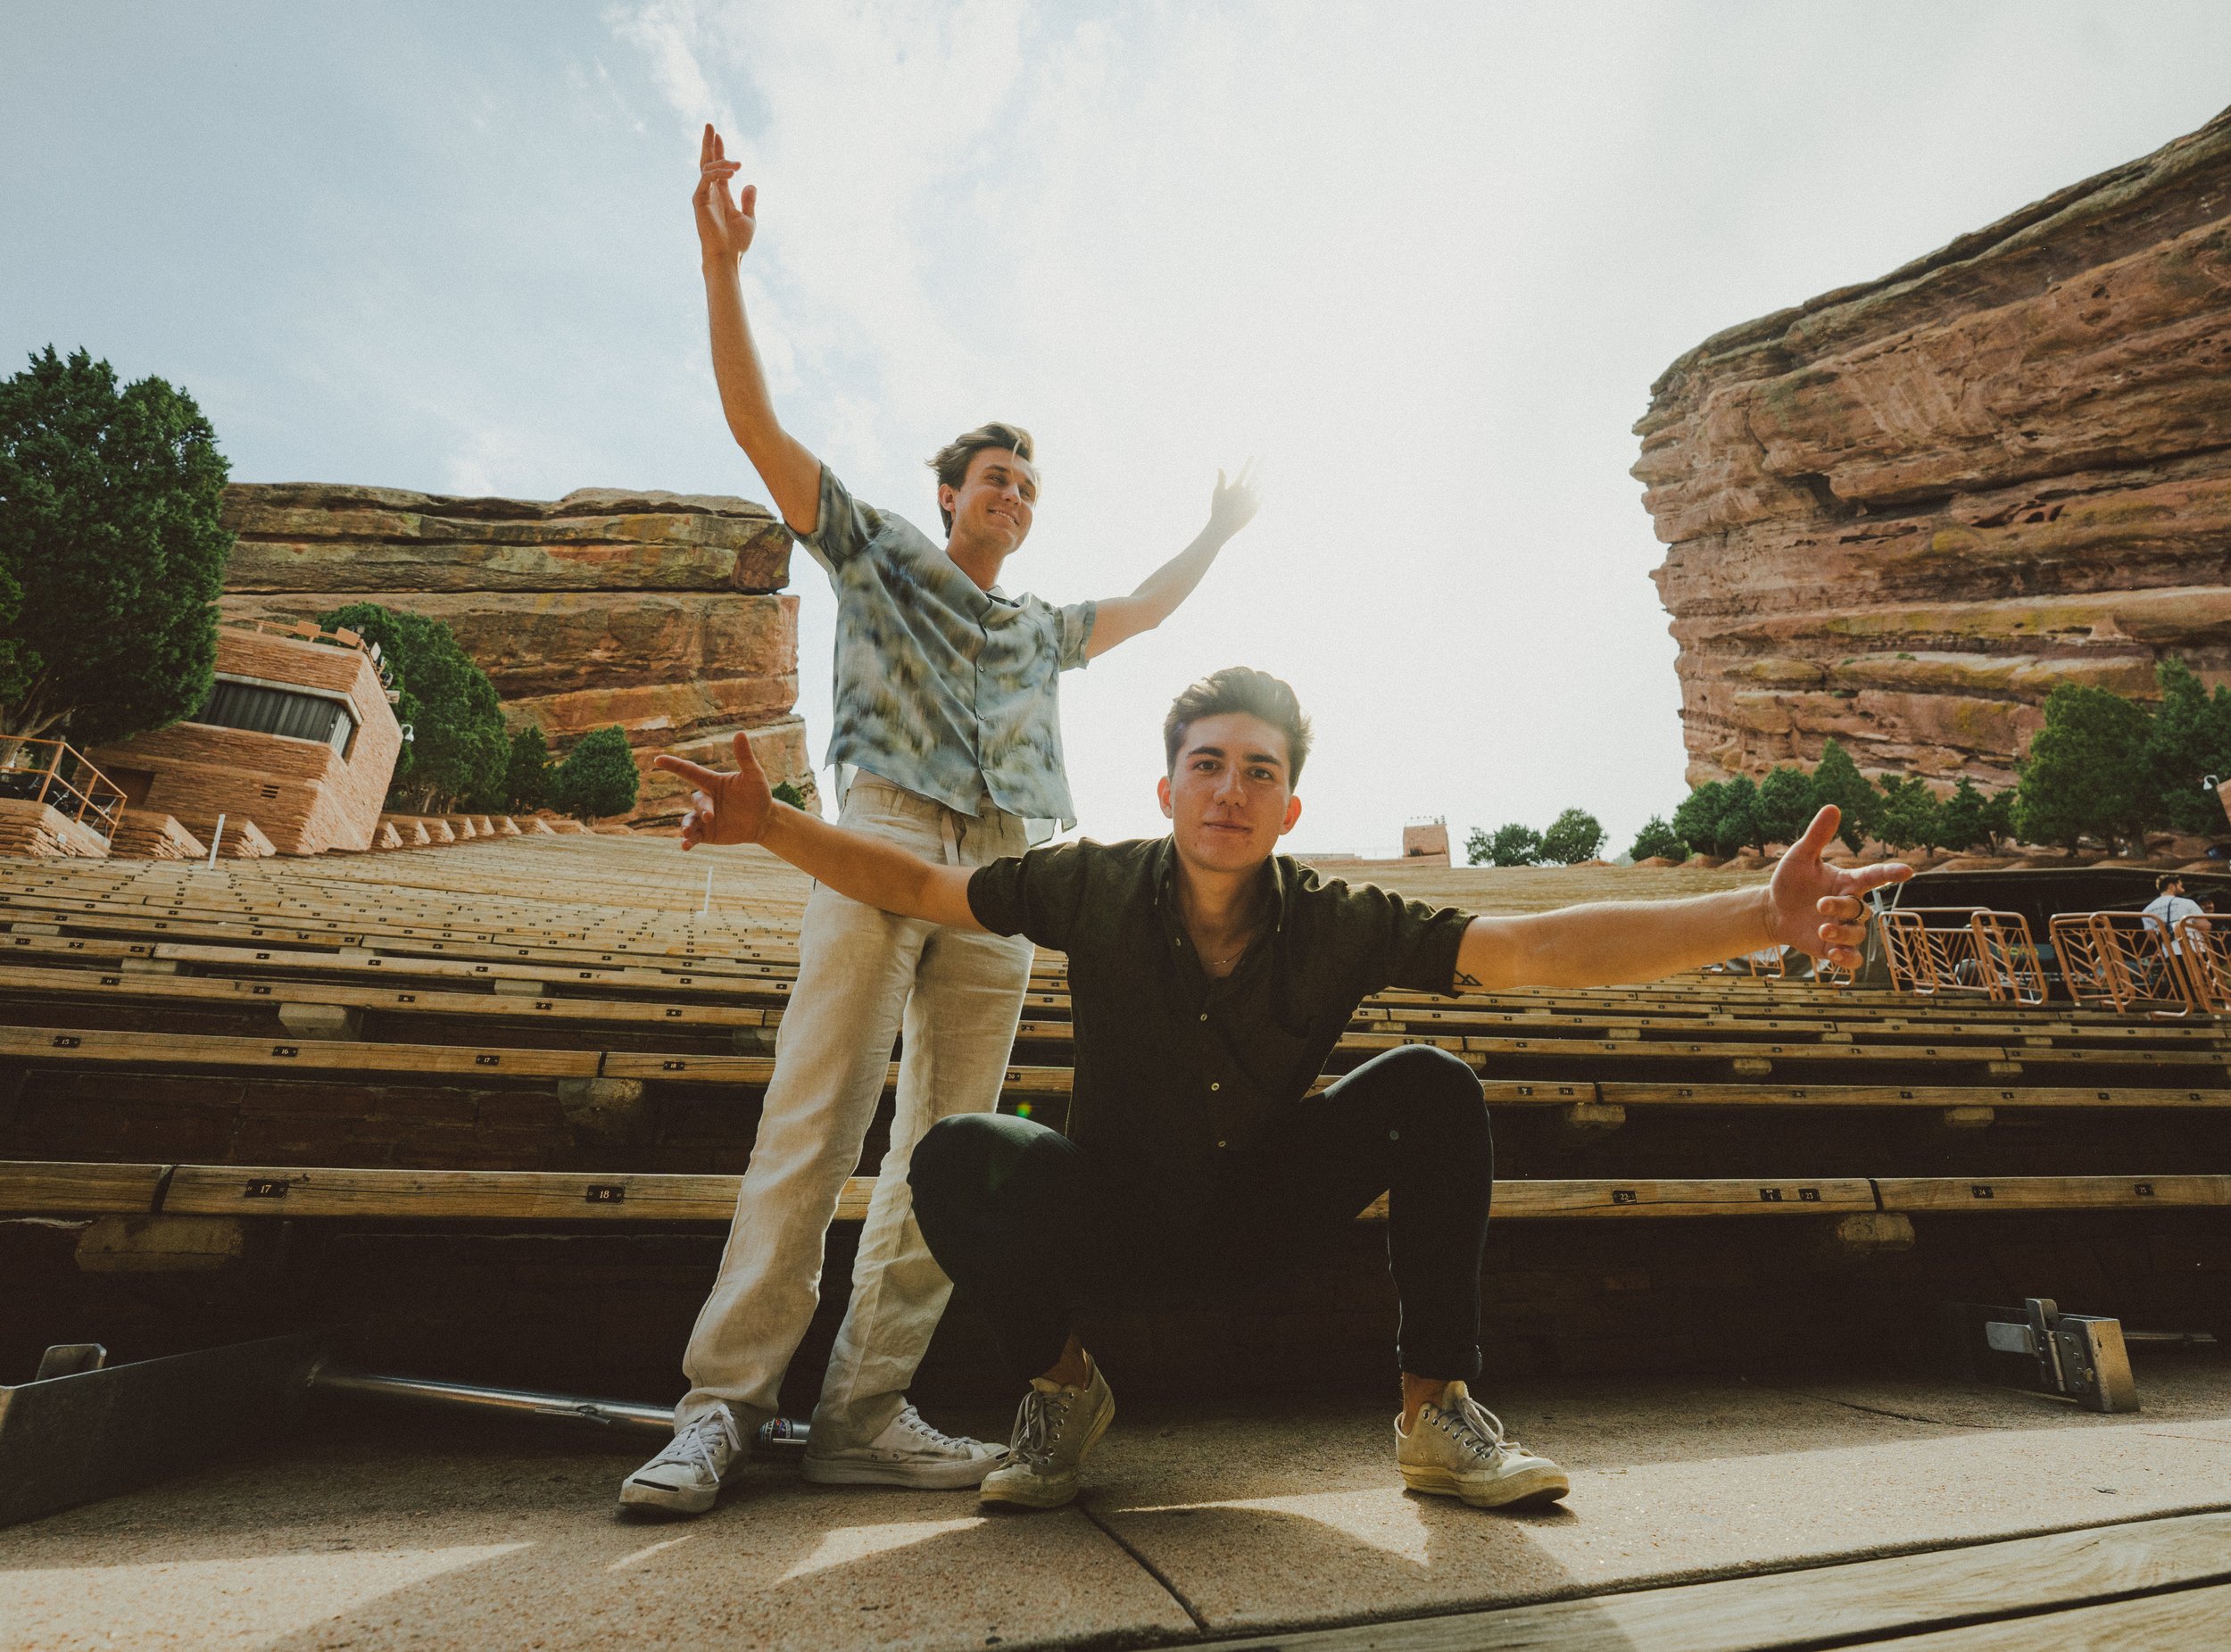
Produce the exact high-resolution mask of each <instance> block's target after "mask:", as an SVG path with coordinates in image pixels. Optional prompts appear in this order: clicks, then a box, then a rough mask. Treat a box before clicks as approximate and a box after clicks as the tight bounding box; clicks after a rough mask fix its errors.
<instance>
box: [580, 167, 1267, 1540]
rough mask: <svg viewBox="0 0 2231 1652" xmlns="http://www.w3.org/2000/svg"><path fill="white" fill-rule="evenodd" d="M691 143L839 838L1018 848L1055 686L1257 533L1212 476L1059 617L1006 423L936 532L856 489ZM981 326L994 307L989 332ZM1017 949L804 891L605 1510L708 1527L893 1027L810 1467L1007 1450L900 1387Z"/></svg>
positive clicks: (1064, 787) (1005, 1011)
mask: <svg viewBox="0 0 2231 1652" xmlns="http://www.w3.org/2000/svg"><path fill="white" fill-rule="evenodd" d="M736 171H737V164H736V163H735V162H732V161H730V160H728V159H727V157H726V152H725V150H724V148H723V146H722V144H721V140H720V137H719V135H718V134H717V133H716V132H715V131H714V130H713V129H712V128H711V127H709V126H708V127H707V128H706V129H705V135H704V140H703V144H702V147H701V153H700V163H699V178H698V185H697V190H696V194H695V195H694V196H693V207H694V210H695V212H696V218H697V235H698V241H699V245H700V248H701V253H702V261H703V265H704V274H705V297H706V307H707V311H708V314H709V321H710V326H711V330H712V354H713V372H714V377H715V378H716V380H717V382H718V385H719V388H720V402H721V409H722V411H723V412H724V413H725V414H726V417H727V420H728V428H729V430H730V432H731V433H732V434H733V435H734V436H735V439H736V442H737V444H738V445H739V446H741V447H742V449H743V451H744V452H745V454H746V455H747V456H748V457H749V458H750V459H751V463H752V466H753V468H754V469H757V470H758V471H759V477H760V479H761V480H762V481H764V482H765V483H766V484H767V492H768V493H769V494H771V495H772V496H773V499H774V502H775V507H776V509H778V510H779V511H781V512H782V514H783V520H784V522H786V523H787V524H788V525H789V526H790V528H791V531H792V533H793V534H794V535H797V538H798V543H799V544H801V545H803V546H804V547H805V549H806V551H807V553H808V554H809V555H810V556H811V557H812V558H813V559H814V560H815V561H817V562H818V563H819V564H820V565H821V566H822V568H823V569H825V571H826V572H827V574H828V576H829V582H830V584H831V585H833V586H834V587H835V590H836V595H837V640H836V705H835V715H834V730H833V732H832V735H831V737H830V742H829V752H828V758H829V761H830V762H832V763H834V764H835V765H837V767H838V769H839V773H840V776H842V777H841V779H840V782H839V790H840V793H841V794H842V795H841V797H840V799H839V801H840V804H841V806H842V811H843V812H842V822H843V824H844V826H846V827H847V828H849V829H850V830H852V831H855V832H859V833H863V834H867V835H870V836H873V837H875V839H877V840H878V841H880V842H883V843H892V844H896V845H899V846H900V847H902V848H904V849H905V850H906V851H908V852H910V853H912V854H915V855H918V856H921V857H924V858H925V859H929V860H931V861H933V862H935V863H936V864H939V865H942V866H951V867H960V868H967V867H976V866H981V865H983V864H985V863H986V862H988V861H991V860H994V859H999V858H1001V857H1003V856H1013V855H1018V854H1021V853H1022V852H1023V851H1025V850H1026V849H1028V848H1029V847H1030V845H1031V844H1032V843H1035V842H1039V841H1042V840H1043V839H1044V838H1047V837H1050V836H1051V835H1052V834H1053V832H1054V831H1055V830H1056V829H1057V827H1067V826H1074V825H1075V824H1076V821H1075V811H1074V808H1073V807H1072V805H1071V802H1070V798H1069V785H1068V780H1067V776H1066V772H1065V770H1064V767H1063V761H1062V750H1061V724H1060V717H1059V706H1058V701H1057V693H1056V685H1057V678H1058V677H1059V674H1060V673H1061V672H1063V671H1066V670H1070V669H1072V668H1075V667H1078V666H1082V665H1083V664H1084V662H1085V661H1086V660H1090V659H1091V658H1093V657H1094V656H1096V655H1099V654H1102V653H1105V652H1107V650H1109V649H1111V648H1113V647H1115V646H1116V643H1121V642H1123V641H1124V640H1125V639H1127V638H1129V637H1132V636H1135V635H1138V634H1139V633H1140V632H1142V631H1146V630H1150V629H1151V628H1153V627H1156V626H1157V625H1159V624H1161V623H1162V621H1163V620H1164V619H1165V618H1168V617H1169V616H1170V614H1171V613H1172V612H1174V610H1176V608H1177V607H1178V605H1179V604H1180V603H1181V602H1183V601H1184V600H1185V599H1186V598H1187V597H1188V596H1189V595H1190V594H1192V591H1193V588H1194V586H1196V585H1198V584H1199V583H1200V580H1201V577H1202V576H1203V575H1205V574H1206V573H1207V571H1208V569H1209V566H1210V564H1211V563H1213V562H1214V561H1215V560H1216V554H1217V552H1219V551H1221V550H1222V549H1223V546H1224V544H1225V543H1226V542H1227V541H1228V540H1230V539H1231V538H1232V535H1235V534H1237V533H1238V532H1239V531H1240V529H1241V528H1242V527H1246V526H1247V524H1248V521H1249V520H1250V519H1252V518H1253V517H1254V515H1255V512H1256V503H1257V498H1256V491H1255V486H1254V483H1253V480H1252V477H1251V474H1250V472H1249V471H1248V469H1242V470H1241V471H1240V475H1239V476H1238V477H1236V478H1235V479H1234V480H1232V481H1231V482H1230V483H1226V482H1225V480H1224V478H1223V475H1222V473H1219V474H1218V476H1217V478H1216V481H1217V486H1216V489H1215V494H1214V496H1213V497H1212V499H1211V501H1210V504H1209V512H1208V525H1207V527H1204V528H1203V529H1202V530H1201V531H1200V534H1199V535H1198V536H1197V537H1196V538H1195V539H1194V541H1193V542H1192V544H1190V545H1188V546H1187V547H1186V548H1185V549H1184V550H1183V551H1182V552H1180V553H1179V554H1178V555H1177V556H1175V557H1174V558H1172V559H1171V560H1169V561H1168V562H1166V563H1165V564H1164V565H1163V566H1162V567H1161V568H1159V569H1157V570H1156V571H1155V572H1154V574H1153V575H1152V576H1151V577H1149V578H1148V579H1147V581H1146V582H1145V583H1144V584H1142V585H1140V586H1139V588H1138V589H1137V590H1135V591H1133V592H1132V594H1130V595H1128V596H1121V597H1113V598H1109V599H1107V600H1105V601H1102V602H1076V603H1072V604H1069V605H1068V606H1066V607H1058V608H1057V607H1055V606H1054V605H1052V604H1051V603H1048V602H1041V600H1039V599H1038V598H1037V597H1034V596H1029V595H1024V596H1020V597H1014V596H1009V595H1008V594H1007V593H1006V592H1005V591H1004V590H1002V589H1001V588H1000V586H999V572H1000V569H1001V567H1002V565H1003V564H1004V563H1005V562H1006V560H1007V559H1008V557H1009V556H1010V555H1012V554H1013V553H1014V552H1016V550H1018V549H1019V548H1020V547H1021V545H1022V544H1023V541H1024V536H1025V535H1028V534H1029V532H1030V528H1031V521H1032V519H1033V515H1034V513H1035V511H1036V510H1037V506H1038V490H1039V474H1038V465H1037V450H1036V447H1035V445H1034V444H1033V442H1032V440H1031V436H1030V433H1029V432H1028V431H1026V430H1024V429H1023V428H1020V427H1019V426H1016V425H1011V424H988V425H983V426H981V427H980V428H976V429H974V430H971V431H969V432H967V433H966V435H964V436H958V437H956V438H955V439H954V440H952V441H951V442H950V443H948V444H946V445H945V446H944V447H943V448H942V449H941V450H940V451H939V452H938V453H937V455H936V456H935V457H934V458H933V459H932V460H931V461H930V464H931V467H932V469H934V470H935V471H936V473H937V506H938V512H939V514H940V516H941V518H942V519H943V520H944V524H945V531H946V541H945V543H944V544H943V545H939V544H937V543H936V542H935V541H933V540H932V539H931V538H930V537H929V536H928V535H925V534H924V533H923V532H922V531H921V530H920V529H918V528H916V527H915V526H914V525H913V524H912V523H910V522H908V521H907V520H905V519H903V518H900V517H898V516H894V515H892V514H891V513H890V512H888V511H879V510H877V509H875V507H874V506H872V505H867V504H864V503H862V502H859V501H858V500H856V499H854V498H853V497H852V495H851V494H850V493H849V492H848V491H847V490H846V489H845V486H844V485H843V484H842V482H840V481H838V480H837V478H836V477H835V475H834V473H833V472H832V471H831V470H830V469H828V468H827V467H826V466H825V465H824V464H823V463H822V462H821V461H820V460H818V459H817V458H815V457H814V455H813V454H812V453H810V452H808V451H807V450H806V448H805V446H804V445H803V444H800V442H799V441H798V439H797V438H796V437H794V436H792V435H791V434H790V432H789V431H787V430H786V429H784V428H783V426H782V425H781V424H780V423H779V422H778V421H777V419H775V410H774V407H773V404H772V403H771V402H770V401H769V399H768V396H767V380H766V376H765V374H764V373H763V372H762V371H761V370H760V366H759V355H758V353H757V351H756V350H755V348H754V347H753V345H752V341H751V327H750V325H749V323H748V322H747V321H746V320H745V318H744V310H743V294H742V281H741V278H740V276H739V273H738V268H737V266H738V262H739V261H740V260H741V259H742V256H743V254H744V253H745V251H746V250H747V249H748V248H749V247H750V246H751V241H752V237H753V236H754V234H755V233H756V231H757V228H758V220H757V217H756V215H755V214H756V212H757V208H758V190H757V188H756V187H754V186H751V185H746V186H744V187H743V189H742V194H741V195H740V196H732V195H730V194H729V183H730V180H731V179H732V178H734V176H735V173H736ZM983 319H984V320H993V321H996V320H997V319H998V318H996V317H994V316H986V317H984V318H983ZM1031 954H1032V947H1031V942H1030V941H1029V940H1028V939H1027V938H1024V937H1021V936H1009V935H991V934H984V933H983V932H982V931H981V930H979V929H975V928H974V927H971V928H968V929H962V928H956V927H953V926H949V925H941V924H939V923H935V922H930V921H925V920H924V919H921V918H918V917H900V916H895V915H893V914H892V913H889V912H885V911H881V910H878V909H876V908H875V907H873V906H868V905H865V904H863V903H862V902H860V901H856V900H852V899H850V897H848V896H845V895H842V894H839V893H838V892H836V891H835V890H834V889H832V888H830V887H829V886H827V885H826V884H816V885H815V887H814V891H813V893H812V895H811V897H810V898H809V901H807V904H806V916H805V922H804V925H803V927H802V928H801V930H800V934H799V941H798V980H797V984H796V986H795V987H794V988H793V989H792V993H791V999H790V1005H789V1008H788V1009H786V1010H785V1011H784V1016H783V1022H782V1029H781V1033H780V1035H779V1037H778V1038H777V1040H776V1043H775V1074H774V1077H773V1080H772V1081H771V1082H770V1083H769V1084H768V1085H767V1099H766V1101H765V1104H764V1108H763V1110H762V1112H761V1116H760V1120H759V1135H758V1137H757V1139H756V1141H754V1142H753V1145H752V1150H751V1164H750V1166H749V1167H748V1168H747V1169H746V1170H745V1172H744V1177H743V1186H742V1191H741V1193H740V1195H739V1197H738V1199H737V1201H736V1216H735V1222H734V1226H733V1227H731V1229H730V1230H729V1235H728V1245H727V1249H726V1252H725V1253H724V1254H723V1256H722V1258H721V1263H720V1273H719V1276H718V1278H717V1281H716V1282H715V1283H714V1286H713V1291H712V1295H711V1296H710V1297H709V1299H707V1301H706V1304H705V1307H704V1309H703V1311H702V1312H701V1314H700V1315H699V1316H698V1321H697V1327H696V1330H695V1331H694V1332H693V1333H692V1335H691V1337H690V1342H689V1349H688V1351H687V1353H686V1354H685V1356H684V1360H683V1366H684V1371H685V1373H686V1374H687V1375H688V1377H689V1380H690V1391H689V1392H688V1394H687V1395H686V1396H684V1399H683V1400H682V1402H681V1404H680V1405H679V1406H677V1407H676V1408H675V1437H674V1440H673V1442H672V1443H671V1444H670V1445H668V1447H667V1449H665V1450H663V1451H661V1452H660V1453H659V1455H658V1456H657V1457H654V1458H652V1459H651V1462H649V1463H647V1464H646V1465H643V1467H642V1468H641V1469H639V1470H637V1471H636V1472H635V1473H634V1474H631V1475H629V1476H628V1477H627V1479H626V1482H623V1484H622V1485H621V1488H620V1503H621V1506H622V1507H628V1508H637V1509H649V1510H656V1511H662V1512H665V1513H669V1514H701V1513H703V1512H704V1511H705V1510H707V1509H709V1508H710V1507H712V1506H713V1504H714V1502H715V1500H716V1499H717V1498H718V1496H719V1493H720V1486H721V1482H722V1480H723V1479H724V1478H725V1476H726V1474H727V1472H728V1469H729V1467H730V1465H731V1464H732V1463H733V1462H734V1460H735V1459H736V1458H737V1457H739V1456H740V1455H741V1454H742V1450H743V1442H744V1441H745V1440H747V1439H748V1438H749V1437H750V1435H751V1432H753V1430H755V1429H756V1428H757V1427H758V1426H759V1424H761V1423H762V1422H764V1421H766V1420H767V1418H768V1417H770V1416H772V1415H774V1414H775V1404H776V1395H777V1391H778V1389H779V1388H780V1386H781V1383H782V1380H783V1375H784V1371H785V1369H786V1368H787V1367H788V1366H789V1364H790V1360H791V1356H792V1354H793V1353H794V1352H795V1351H796V1349H797V1347H798V1343H799V1340H800V1338H801V1337H802V1336H803V1335H804V1334H805V1332H806V1327H807V1325H808V1324H809V1321H810V1320H811V1318H812V1316H813V1312H814V1307H815V1305H816V1303H817V1300H818V1299H819V1290H820V1281H821V1268H822V1258H823V1249H824V1242H825V1236H826V1234H827V1231H828V1226H829V1224H830V1222H831V1221H832V1220H833V1219H834V1216H835V1215H836V1208H837V1198H838V1195H839V1194H840V1193H841V1192H842V1191H843V1187H844V1183H845V1179H846V1178H847V1177H848V1176H850V1175H851V1173H852V1171H853V1168H854V1167H855V1166H857V1165H858V1162H859V1156H860V1149H861V1144H862V1142H863V1141H864V1140H865V1139H866V1136H867V1129H868V1125H869V1124H870V1123H871V1122H872V1121H873V1119H874V1117H875V1108H876V1103H877V1101H878V1100H879V1099H880V1097H881V1096H882V1093H883V1077H884V1074H885V1071H886V1069H887V1067H888V1066H889V1063H890V1060H891V1052H892V1042H893V1041H894V1039H896V1038H897V1037H898V1036H899V1035H900V1032H901V1030H902V1028H903V1031H904V1035H905V1038H904V1049H903V1051H902V1054H901V1057H900V1071H899V1086H898V1111H897V1115H896V1117H894V1118H893V1120H892V1127H891V1144H890V1147H889V1149H888V1150H887V1151H886V1152H885V1153H884V1155H883V1162H882V1165H881V1166H880V1167H879V1169H878V1172H877V1175H876V1180H875V1195H874V1197H873V1199H872V1200H870V1201H869V1204H868V1209H867V1222H866V1224H865V1225H864V1226H863V1227H862V1229H861V1232H860V1240H859V1251H858V1260H857V1262H856V1264H855V1265H854V1267H853V1273H852V1295H851V1300H850V1304H849V1306H848V1307H847V1308H846V1311H845V1316H844V1324H843V1326H842V1329H841V1330H840V1331H839V1332H838V1333H837V1341H836V1347H835V1349H834V1352H833V1353H832V1354H831V1356H830V1359H829V1368H828V1373H827V1375H826V1378H825V1381H824V1382H823V1385H822V1391H821V1399H820V1403H819V1405H818V1406H817V1407H816V1408H815V1411H814V1416H813V1429H812V1435H811V1438H810V1440H809V1445H808V1450H807V1454H806V1461H805V1475H806V1478H807V1479H809V1480H812V1481H817V1482H838V1483H875V1484H884V1485H901V1486H931V1487H973V1486H975V1485H976V1484H977V1483H978V1482H980V1481H982V1480H983V1477H984V1476H985V1475H986V1474H989V1473H991V1470H992V1469H993V1468H995V1467H997V1466H998V1465H999V1461H1000V1459H1001V1457H1002V1456H1003V1453H1002V1452H1001V1451H1000V1450H999V1449H998V1448H996V1447H993V1446H989V1445H985V1444H983V1442H981V1441H978V1440H967V1439H960V1438H956V1437H954V1436H951V1435H949V1434H946V1433H943V1432H941V1431H939V1430H938V1429H935V1428H933V1427H932V1426H931V1425H930V1424H927V1423H925V1421H923V1419H922V1417H921V1416H920V1415H919V1414H918V1413H917V1412H916V1410H915V1408H914V1407H912V1406H911V1405H909V1404H908V1403H907V1399H906V1389H907V1386H908V1383H909V1382H911V1381H912V1380H913V1376H914V1371H915V1367H916V1365H918V1364H919V1363H920V1361H921V1357H922V1355H923V1352H924V1350H925V1349H926V1348H927V1347H928V1346H929V1341H930V1335H931V1332H933V1331H934V1330H935V1329H936V1327H937V1322H938V1319H939V1316H941V1314H942V1313H943V1312H944V1308H945V1302H946V1299H947V1298H948V1297H949V1296H950V1294H951V1291H952V1285H951V1282H950V1281H949V1280H948V1279H947V1278H946V1276H945V1274H944V1271H943V1270H942V1269H941V1268H940V1267H939V1266H938V1265H937V1263H936V1262H935V1261H934V1260H933V1259H932V1258H931V1256H930V1253H929V1250H928V1248H927V1247H926V1246H925V1244H924V1243H923V1240H922V1234H921V1232H920V1230H919V1228H918V1227H917V1226H916V1224H915V1220H914V1207H913V1199H912V1195H911V1193H910V1192H909V1191H908V1183H907V1175H908V1166H909V1164H910V1162H911V1158H912V1154H913V1151H914V1146H915V1143H916V1141H919V1140H920V1139H921V1136H922V1134H923V1133H924V1132H925V1131H926V1130H927V1129H928V1128H929V1127H930V1125H933V1124H934V1123H936V1122H937V1121H938V1120H939V1119H940V1118H941V1117H946V1116H948V1115H951V1114H955V1113H988V1112H991V1111H992V1110H993V1109H994V1108H996V1107H997V1106H998V1105H999V1086H1000V1083H1001V1081H1002V1080H1003V1078H1004V1077H1005V1075H1006V1070H1007V1061H1008V1052H1009V1050H1010V1049H1011V1047H1012V1045H1013V1043H1014V1039H1015V1029H1016V1022H1017V1021H1018V1020H1019V1018H1020V1017H1021V1014H1022V1007H1023V993H1024V987H1025V986H1026V985H1027V984H1028V982H1029V979H1030V963H1031Z"/></svg>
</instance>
